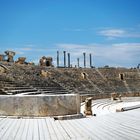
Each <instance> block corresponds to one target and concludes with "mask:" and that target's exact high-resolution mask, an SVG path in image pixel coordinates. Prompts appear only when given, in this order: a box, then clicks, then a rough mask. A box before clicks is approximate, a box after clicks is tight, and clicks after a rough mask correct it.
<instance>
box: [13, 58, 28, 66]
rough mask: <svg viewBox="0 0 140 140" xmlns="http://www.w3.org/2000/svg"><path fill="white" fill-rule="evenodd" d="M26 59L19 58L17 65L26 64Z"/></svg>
mask: <svg viewBox="0 0 140 140" xmlns="http://www.w3.org/2000/svg"><path fill="white" fill-rule="evenodd" d="M25 60H26V57H19V58H18V60H17V61H16V62H15V63H17V64H25Z"/></svg>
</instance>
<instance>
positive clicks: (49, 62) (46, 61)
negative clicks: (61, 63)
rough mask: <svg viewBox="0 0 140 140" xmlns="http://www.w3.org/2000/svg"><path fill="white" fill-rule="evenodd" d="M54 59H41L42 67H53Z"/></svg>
mask: <svg viewBox="0 0 140 140" xmlns="http://www.w3.org/2000/svg"><path fill="white" fill-rule="evenodd" d="M52 61H53V59H52V57H45V56H43V57H42V58H41V59H40V61H39V62H40V66H47V67H52V66H53V65H52Z"/></svg>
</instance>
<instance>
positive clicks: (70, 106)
mask: <svg viewBox="0 0 140 140" xmlns="http://www.w3.org/2000/svg"><path fill="white" fill-rule="evenodd" d="M79 112H80V99H79V97H78V95H75V94H71V95H47V96H43V95H42V96H40V95H38V96H31V95H26V96H21V95H19V96H0V115H4V116H37V117H38V116H39V117H43V116H58V115H59V116H60V115H71V114H77V113H79Z"/></svg>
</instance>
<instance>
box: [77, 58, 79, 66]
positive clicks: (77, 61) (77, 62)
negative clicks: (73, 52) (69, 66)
mask: <svg viewBox="0 0 140 140" xmlns="http://www.w3.org/2000/svg"><path fill="white" fill-rule="evenodd" d="M77 67H78V68H79V58H77Z"/></svg>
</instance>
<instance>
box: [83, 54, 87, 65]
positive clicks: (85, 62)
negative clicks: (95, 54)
mask: <svg viewBox="0 0 140 140" xmlns="http://www.w3.org/2000/svg"><path fill="white" fill-rule="evenodd" d="M83 55H84V68H86V53H85V52H84V53H83Z"/></svg>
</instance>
